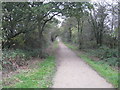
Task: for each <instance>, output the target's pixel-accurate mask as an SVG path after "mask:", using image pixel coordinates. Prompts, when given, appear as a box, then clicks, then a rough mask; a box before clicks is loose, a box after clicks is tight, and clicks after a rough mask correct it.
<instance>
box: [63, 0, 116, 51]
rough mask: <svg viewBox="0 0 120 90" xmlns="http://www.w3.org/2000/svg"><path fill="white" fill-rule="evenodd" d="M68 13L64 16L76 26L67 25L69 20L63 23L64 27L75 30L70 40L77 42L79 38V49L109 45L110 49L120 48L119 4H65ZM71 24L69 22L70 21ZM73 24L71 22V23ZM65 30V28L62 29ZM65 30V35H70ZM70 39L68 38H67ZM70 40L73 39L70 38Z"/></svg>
mask: <svg viewBox="0 0 120 90" xmlns="http://www.w3.org/2000/svg"><path fill="white" fill-rule="evenodd" d="M63 5H64V7H65V9H66V13H65V14H63V15H65V16H66V18H69V19H70V18H73V17H74V20H73V22H76V23H75V25H74V26H72V25H67V24H66V23H67V21H68V19H66V20H65V22H66V23H63V25H62V26H63V27H64V26H66V27H69V26H71V28H74V30H73V31H72V32H75V33H76V34H75V33H74V34H75V35H73V36H75V37H74V38H72V40H70V41H71V42H73V41H75V40H76V38H77V45H78V46H79V49H82V48H86V47H101V46H102V45H107V46H108V47H110V48H116V46H118V44H117V41H118V32H117V31H118V26H117V23H118V19H117V15H118V14H117V7H116V6H117V4H116V3H114V4H113V3H112V4H109V3H106V2H102V1H101V2H100V3H93V4H91V3H88V2H79V3H75V2H74V3H69V4H68V3H65V4H63ZM68 22H69V21H68ZM70 23H71V22H70ZM62 29H63V28H62ZM66 30H67V29H66V28H64V30H62V31H65V32H64V35H66V34H69V33H70V32H69V30H70V29H68V31H66ZM76 31H77V32H76ZM62 36H63V35H62ZM66 38H68V37H66ZM68 39H71V38H70V37H69V38H68Z"/></svg>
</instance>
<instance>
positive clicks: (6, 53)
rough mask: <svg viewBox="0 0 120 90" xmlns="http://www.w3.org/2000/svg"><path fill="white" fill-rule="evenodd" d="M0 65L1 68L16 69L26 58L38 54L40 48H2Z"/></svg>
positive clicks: (24, 63) (24, 62) (23, 63)
mask: <svg viewBox="0 0 120 90" xmlns="http://www.w3.org/2000/svg"><path fill="white" fill-rule="evenodd" d="M2 53H3V55H2V60H1V63H2V67H3V70H7V71H10V70H13V71H14V70H16V69H17V68H18V67H19V66H23V65H26V64H27V63H26V60H29V59H31V58H33V57H39V56H40V49H34V50H33V49H29V50H21V49H16V50H3V52H2Z"/></svg>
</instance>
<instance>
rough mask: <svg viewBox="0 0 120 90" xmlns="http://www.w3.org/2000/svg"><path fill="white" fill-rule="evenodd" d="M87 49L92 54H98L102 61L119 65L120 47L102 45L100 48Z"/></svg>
mask: <svg viewBox="0 0 120 90" xmlns="http://www.w3.org/2000/svg"><path fill="white" fill-rule="evenodd" d="M85 51H87V52H88V53H89V54H90V55H93V56H97V57H98V58H100V60H101V61H102V62H106V63H108V64H109V65H110V66H117V65H118V62H119V59H118V49H111V48H109V47H107V46H101V47H100V48H98V49H89V50H85Z"/></svg>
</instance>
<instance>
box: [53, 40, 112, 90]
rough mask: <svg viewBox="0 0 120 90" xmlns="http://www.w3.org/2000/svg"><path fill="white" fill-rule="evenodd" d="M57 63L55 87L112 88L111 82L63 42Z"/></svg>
mask: <svg viewBox="0 0 120 90" xmlns="http://www.w3.org/2000/svg"><path fill="white" fill-rule="evenodd" d="M57 63H58V67H57V72H56V74H55V77H54V79H53V81H54V83H53V88H112V85H111V84H109V83H108V82H106V80H105V79H104V78H102V77H101V76H99V75H98V74H97V72H96V71H94V70H93V69H92V68H91V67H90V66H89V65H87V63H85V62H84V61H83V60H81V59H80V58H79V57H78V56H76V54H75V53H74V52H73V51H71V50H70V49H69V48H68V47H66V46H65V45H64V44H63V43H62V42H59V49H58V51H57Z"/></svg>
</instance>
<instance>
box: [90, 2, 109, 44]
mask: <svg viewBox="0 0 120 90" xmlns="http://www.w3.org/2000/svg"><path fill="white" fill-rule="evenodd" d="M97 7H98V9H95V8H93V9H90V21H89V22H90V23H91V25H92V28H93V33H94V35H95V39H96V43H97V45H98V46H102V44H103V31H104V22H105V18H106V16H107V13H106V12H105V11H106V5H101V4H100V3H99V4H98V5H97Z"/></svg>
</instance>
